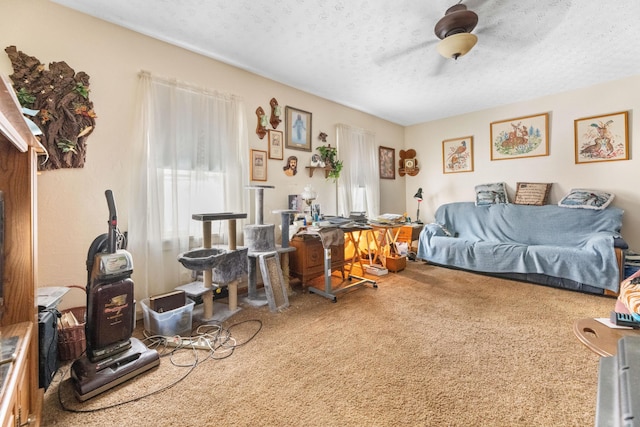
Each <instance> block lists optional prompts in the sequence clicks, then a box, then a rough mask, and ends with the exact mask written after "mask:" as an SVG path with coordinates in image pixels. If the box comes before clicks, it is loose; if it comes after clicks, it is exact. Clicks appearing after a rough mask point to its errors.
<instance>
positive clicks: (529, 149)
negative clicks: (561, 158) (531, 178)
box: [491, 113, 549, 160]
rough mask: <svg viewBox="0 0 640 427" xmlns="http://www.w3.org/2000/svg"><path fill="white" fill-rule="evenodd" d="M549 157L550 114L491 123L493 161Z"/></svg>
mask: <svg viewBox="0 0 640 427" xmlns="http://www.w3.org/2000/svg"><path fill="white" fill-rule="evenodd" d="M548 155H549V114H548V113H544V114H538V115H535V116H526V117H518V118H515V119H509V120H502V121H499V122H493V123H491V160H505V159H517V158H522V157H537V156H548Z"/></svg>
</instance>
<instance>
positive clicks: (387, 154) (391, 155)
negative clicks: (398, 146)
mask: <svg viewBox="0 0 640 427" xmlns="http://www.w3.org/2000/svg"><path fill="white" fill-rule="evenodd" d="M378 165H379V169H380V178H381V179H396V150H395V149H394V148H390V147H383V146H382V145H381V146H380V147H378Z"/></svg>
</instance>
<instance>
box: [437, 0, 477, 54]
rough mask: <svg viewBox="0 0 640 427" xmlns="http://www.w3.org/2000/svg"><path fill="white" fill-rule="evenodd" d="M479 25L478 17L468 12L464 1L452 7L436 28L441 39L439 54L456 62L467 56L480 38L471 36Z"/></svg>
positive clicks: (438, 46)
mask: <svg viewBox="0 0 640 427" xmlns="http://www.w3.org/2000/svg"><path fill="white" fill-rule="evenodd" d="M477 24H478V15H477V14H476V13H475V12H473V11H471V10H468V9H467V6H466V5H464V4H462V0H460V1H459V2H458V3H457V4H456V5H454V6H451V7H450V8H449V9H447V11H446V12H445V13H444V16H443V17H442V18H440V20H439V21H438V22H437V23H436V26H435V28H434V32H435V33H436V36H437V37H438V38H439V39H440V42H439V43H438V45H437V46H436V49H437V50H438V53H439V54H440V55H442V56H444V57H445V58H453V59H454V60H457V59H458V58H459V57H461V56H464V55H466V54H467V53H468V52H469V51H470V50H471V49H472V48H473V46H475V45H476V43H477V41H478V37H477V36H476V35H475V34H471V31H473V29H474V28H475V27H476V25H477Z"/></svg>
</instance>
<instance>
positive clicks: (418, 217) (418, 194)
mask: <svg viewBox="0 0 640 427" xmlns="http://www.w3.org/2000/svg"><path fill="white" fill-rule="evenodd" d="M413 198H414V199H416V200H417V201H418V212H416V224H422V221H421V220H420V202H422V187H420V188H418V192H417V193H416V194H414V195H413Z"/></svg>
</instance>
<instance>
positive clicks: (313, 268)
mask: <svg viewBox="0 0 640 427" xmlns="http://www.w3.org/2000/svg"><path fill="white" fill-rule="evenodd" d="M290 244H291V246H293V247H295V248H296V251H295V252H291V254H290V255H289V272H290V274H291V276H293V277H297V278H299V279H300V280H301V281H302V284H303V285H306V284H307V282H308V281H309V280H311V279H314V278H316V277H320V276H322V275H324V248H323V247H322V242H321V241H320V237H318V236H315V235H312V234H302V235H297V236H294V237H293V239H291V242H290ZM344 264H345V261H344V243H343V244H340V245H335V246H331V271H333V270H340V271H342V275H343V276H344Z"/></svg>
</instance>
